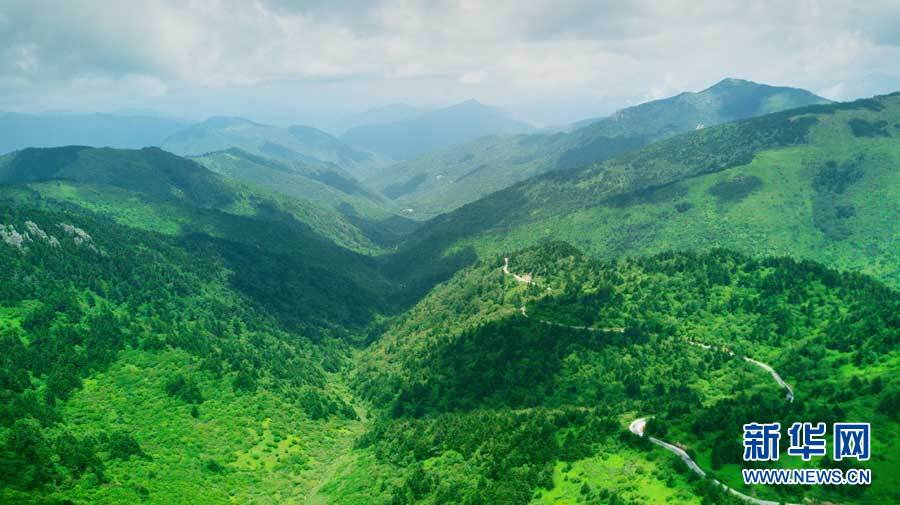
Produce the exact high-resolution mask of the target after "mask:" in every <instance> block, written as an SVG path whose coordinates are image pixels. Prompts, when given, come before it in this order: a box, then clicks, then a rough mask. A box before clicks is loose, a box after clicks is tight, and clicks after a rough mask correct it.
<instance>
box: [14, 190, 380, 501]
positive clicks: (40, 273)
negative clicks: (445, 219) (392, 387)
mask: <svg viewBox="0 0 900 505" xmlns="http://www.w3.org/2000/svg"><path fill="white" fill-rule="evenodd" d="M0 216H2V221H0V222H2V233H0V234H2V239H3V240H0V265H2V266H3V269H4V271H5V272H10V273H13V275H3V276H2V277H0V287H2V289H0V348H2V351H3V352H2V353H0V501H2V502H4V503H125V502H149V503H174V502H184V501H188V502H191V503H222V502H226V501H228V500H229V499H236V500H239V501H260V500H262V501H269V500H271V501H278V500H275V499H272V498H271V496H272V495H273V494H274V495H276V496H277V495H278V494H279V493H291V494H293V493H297V494H303V495H308V493H309V491H310V489H311V488H312V487H313V485H314V483H315V481H316V480H317V479H319V478H321V475H323V474H327V470H328V465H329V464H330V463H331V461H332V460H333V459H334V458H336V457H337V456H338V455H339V453H337V452H335V451H334V449H335V447H336V445H335V444H336V443H348V441H347V439H348V438H349V437H352V433H353V432H352V431H350V430H352V429H355V426H356V425H357V424H359V421H358V417H357V414H356V412H355V411H354V410H353V408H352V407H351V406H350V405H349V404H348V403H347V402H346V401H345V397H346V395H345V394H344V393H343V392H342V391H341V390H340V386H339V379H338V378H336V375H337V374H336V372H337V371H338V370H339V369H340V368H341V367H342V366H343V363H345V362H346V356H345V353H343V352H341V351H340V350H339V348H340V346H339V345H317V344H316V342H315V341H313V340H312V339H311V338H310V336H311V334H310V333H308V332H307V331H304V330H303V329H302V326H300V327H298V326H297V325H294V324H284V322H282V321H281V319H280V318H279V317H277V316H278V310H277V308H278V307H277V304H274V303H273V302H272V301H271V300H268V301H264V300H262V299H260V298H259V297H258V296H257V292H255V288H253V286H252V284H251V282H252V278H253V274H250V275H249V276H248V275H245V272H247V271H254V270H256V271H259V270H260V268H259V266H258V265H260V264H269V265H272V264H275V263H276V262H277V264H280V265H281V267H280V270H279V271H271V272H266V275H265V276H260V277H258V278H257V280H256V284H257V285H260V286H261V285H263V284H266V283H270V284H271V283H272V282H273V279H278V286H277V289H278V291H279V293H280V295H281V296H284V297H285V300H284V302H286V303H289V304H293V306H292V307H290V308H291V310H294V311H298V310H299V311H301V312H303V313H304V314H303V315H302V316H301V317H302V318H304V319H305V320H306V321H307V322H312V321H313V318H315V317H321V316H322V315H326V314H329V313H330V316H335V315H336V314H338V313H341V312H343V314H344V316H343V317H342V319H340V320H337V319H332V321H331V323H332V324H337V323H338V322H343V323H345V322H349V319H348V317H347V316H348V315H349V313H348V312H347V309H348V308H349V309H350V310H354V309H353V308H352V307H346V306H345V307H342V308H338V310H337V311H335V310H334V307H332V308H329V307H328V305H329V304H334V303H341V302H340V300H341V299H343V300H347V301H349V299H350V298H352V297H355V296H357V295H358V294H359V292H358V291H356V289H358V288H353V287H351V285H349V284H347V281H348V280H347V279H346V278H344V279H341V278H334V277H329V276H328V274H325V275H323V272H322V271H316V269H315V268H310V265H312V264H313V262H305V265H304V264H303V263H304V260H301V261H300V262H299V263H298V262H297V261H296V258H295V259H293V260H292V259H291V258H289V257H286V256H284V255H274V254H272V253H270V252H268V251H266V250H261V249H260V248H254V249H252V250H247V251H245V252H244V254H245V255H246V258H245V260H244V261H235V258H234V256H236V255H239V254H241V250H242V249H246V248H242V247H241V246H240V244H234V243H232V244H228V245H227V246H225V247H218V243H217V241H215V240H210V239H209V238H208V237H200V236H192V237H169V236H165V235H160V234H157V233H153V232H148V231H142V230H138V229H134V228H129V227H126V226H122V225H118V224H115V223H113V222H111V221H110V220H109V219H105V218H102V217H98V216H96V215H94V214H92V213H89V212H84V211H80V210H77V209H72V208H68V209H64V210H61V211H60V210H54V211H47V210H43V209H39V208H35V207H31V206H28V205H22V204H17V205H15V206H12V207H10V206H7V205H5V204H0ZM285 238H290V237H285ZM298 238H299V237H298ZM17 239H18V240H17ZM292 263H293V265H294V266H293V267H290V266H289V265H291V264H292ZM348 268H349V265H348ZM304 271H305V272H304ZM301 272H304V273H302V274H301ZM298 274H300V275H298ZM298 279H301V280H302V284H303V286H302V289H300V290H297V289H294V288H292V286H294V287H296V282H297V281H298ZM329 284H330V286H329ZM342 285H343V286H345V288H344V289H351V290H353V291H355V292H356V293H357V294H354V293H351V292H345V293H340V292H339V290H340V289H342V288H340V286H342ZM336 289H337V290H338V291H335V290H336ZM329 291H331V292H332V293H333V294H336V295H338V296H337V297H336V298H333V297H332V296H331V295H329ZM304 293H306V294H304ZM298 296H299V297H300V299H295V297H298ZM348 297H350V298H348ZM284 302H282V303H284ZM351 303H353V304H354V305H357V304H365V303H366V301H365V300H364V299H362V298H357V299H356V300H354V301H352V302H351ZM360 306H361V305H360ZM316 314H318V316H317V315H316ZM257 430H258V431H257ZM251 431H252V435H251V434H250V432H251ZM348 433H349V436H348ZM300 439H302V443H300V442H299V440H300ZM269 444H272V445H273V446H274V447H276V448H277V450H275V451H272V450H271V449H270V448H268V445H269ZM275 463H278V465H276V464H275ZM297 474H302V475H303V479H302V480H299V481H298V480H297V479H296V476H297ZM251 481H252V482H255V484H254V485H252V486H247V483H248V482H251ZM238 488H240V489H241V490H236V489H238Z"/></svg>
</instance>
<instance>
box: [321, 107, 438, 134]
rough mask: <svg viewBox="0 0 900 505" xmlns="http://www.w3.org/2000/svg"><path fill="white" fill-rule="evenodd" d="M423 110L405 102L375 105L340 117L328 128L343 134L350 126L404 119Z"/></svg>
mask: <svg viewBox="0 0 900 505" xmlns="http://www.w3.org/2000/svg"><path fill="white" fill-rule="evenodd" d="M424 112H426V111H425V110H424V109H420V108H418V107H413V106H412V105H409V104H406V103H392V104H390V105H385V106H384V107H375V108H373V109H368V110H365V111H363V112H360V113H358V114H351V115H349V116H345V117H342V118H340V119H338V120H337V121H335V122H334V126H333V127H331V128H329V130H334V131H336V132H337V133H338V134H343V133H345V132H346V131H347V130H350V129H351V128H357V127H361V126H372V125H381V124H389V123H396V122H398V121H406V120H407V119H412V118H414V117H416V116H418V115H419V114H422V113H424Z"/></svg>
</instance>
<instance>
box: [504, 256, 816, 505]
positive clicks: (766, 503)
mask: <svg viewBox="0 0 900 505" xmlns="http://www.w3.org/2000/svg"><path fill="white" fill-rule="evenodd" d="M503 273H504V274H506V275H512V276H513V278H515V279H516V281H518V282H523V283H529V284H535V285H536V284H537V283H536V282H535V281H534V280H533V279H532V275H531V274H530V273H529V274H525V275H518V274H514V273H512V272H510V270H509V258H503ZM547 289H548V290H549V289H550V288H547ZM519 312H520V313H521V314H522V316H524V317H528V312H527V310H526V309H525V306H524V305H523V306H522V307H520V308H519ZM535 321H538V322H541V323H543V324H546V325H550V326H559V327H563V328H572V329H576V330H589V331H616V332H624V331H625V329H624V328H591V327H585V326H570V325H565V324H561V323H556V322H553V321H545V320H542V319H535ZM688 343H689V344H691V345H694V346H697V347H702V348H704V349H712V348H713V347H712V346H710V345H707V344H703V343H700V342H694V341H688ZM723 350H724V351H725V352H727V353H728V354H730V355H731V356H734V355H735V354H734V352H732V351H730V350H727V349H723ZM743 359H744V361H746V362H748V363H752V364H754V365H756V366H758V367H760V368H762V369H763V370H765V371H766V372H768V373H769V374H770V375H771V376H772V378H773V379H774V380H775V382H776V383H778V386H779V387H781V388H783V389H785V390H787V400H788V401H789V402H793V401H794V390H793V388H791V386H790V385H789V384H788V383H786V382H784V380H783V379H782V378H781V376H780V375H778V372H776V371H775V369H774V368H772V367H771V366H770V365H769V364H767V363H763V362H762V361H758V360H755V359H753V358H751V357H749V356H743ZM647 419H649V418H648V417H639V418H637V419H635V420H634V421H632V422H631V424H629V425H628V431H630V432H631V433H634V434H635V435H637V436H639V437H643V436H644V429H645V428H646V427H647ZM647 439H648V440H650V442H652V443H654V444H656V445H658V446H660V447H662V448H663V449H665V450H667V451H669V452H671V453H672V454H675V455H676V456H678V457H679V458H680V459H681V460H682V461H684V463H685V464H686V465H687V466H688V468H690V469H691V471H692V472H694V473H695V474H697V475H699V476H700V477H704V478H705V477H707V475H706V472H705V471H703V469H702V468H700V466H699V465H698V464H697V463H696V462H695V461H694V460H693V459H691V457H690V456H689V455H688V453H687V452H685V451H684V449H682V448H680V447H678V446H676V445H672V444H670V443H668V442H666V441H664V440H660V439H658V438H656V437H651V436H648V437H647ZM710 479H711V480H712V481H713V482H714V483H716V484H717V485H719V486H721V487H722V489H724V490H725V491H727V492H728V493H730V494H732V495H734V496H736V497H738V498H740V499H742V500H744V501H746V502H748V503H753V504H754V505H781V504H782V503H784V502H777V501H771V500H762V499H759V498H755V497H753V496H750V495H746V494H744V493H742V492H740V491H738V490H736V489H733V488H730V487H728V486H726V485H725V484H723V483H722V482H720V481H719V480H718V479H715V478H710ZM784 505H799V504H796V503H785V504H784Z"/></svg>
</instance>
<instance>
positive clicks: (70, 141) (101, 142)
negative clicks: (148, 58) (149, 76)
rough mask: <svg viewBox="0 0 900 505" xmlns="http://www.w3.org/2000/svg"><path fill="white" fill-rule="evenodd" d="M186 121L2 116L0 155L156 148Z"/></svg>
mask: <svg viewBox="0 0 900 505" xmlns="http://www.w3.org/2000/svg"><path fill="white" fill-rule="evenodd" d="M186 126H187V123H186V122H185V121H180V120H176V119H170V118H165V117H159V116H150V115H122V114H84V113H42V114H20V113H13V112H0V154H4V153H8V152H10V151H14V150H16V149H24V148H26V147H57V146H67V145H89V146H95V147H119V148H130V149H135V148H141V147H146V146H157V145H160V143H162V141H163V139H165V138H166V137H168V136H169V135H172V134H173V133H175V132H177V131H179V130H181V129H182V128H184V127H186Z"/></svg>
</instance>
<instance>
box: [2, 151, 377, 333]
mask: <svg viewBox="0 0 900 505" xmlns="http://www.w3.org/2000/svg"><path fill="white" fill-rule="evenodd" d="M0 197H2V199H3V200H6V201H7V202H10V203H11V204H13V205H23V206H27V207H39V208H47V209H50V210H56V211H59V210H65V209H70V210H73V211H78V212H87V213H94V214H100V215H104V216H108V217H110V218H112V219H114V220H115V221H117V222H118V223H120V224H123V225H127V226H129V227H132V228H136V229H143V230H146V231H151V232H154V233H160V232H162V233H165V234H166V235H169V236H172V237H181V238H182V239H183V240H185V241H187V242H189V243H191V244H192V247H196V248H201V249H206V250H208V253H209V254H216V255H219V256H220V257H221V258H222V259H221V261H224V262H225V263H226V264H228V265H230V266H232V267H233V268H234V271H235V275H234V276H233V277H232V279H233V282H234V286H233V287H234V289H237V290H238V291H240V292H241V293H243V294H244V295H245V296H248V297H250V298H252V299H254V300H256V301H257V302H258V303H260V304H261V305H265V306H266V310H267V311H269V313H270V314H272V315H273V316H276V317H278V318H279V320H280V321H281V322H282V323H284V324H285V325H292V326H296V327H297V328H304V329H305V330H307V331H308V332H309V333H308V334H309V335H312V334H316V333H323V332H324V333H338V334H340V333H343V332H345V331H346V330H347V329H348V328H350V327H351V326H353V325H360V326H362V325H365V324H367V323H368V321H369V320H370V319H371V318H372V317H373V316H374V314H375V313H376V312H377V311H379V310H381V309H382V308H383V307H384V304H383V302H384V297H385V296H386V294H387V293H388V292H389V291H388V290H389V289H390V283H389V282H388V281H387V280H386V279H384V278H383V277H382V276H381V275H379V274H378V273H377V272H376V270H375V269H374V264H373V262H372V260H371V259H370V258H368V257H366V256H363V255H362V254H359V253H357V252H353V251H351V250H349V249H345V248H343V247H340V246H339V245H336V244H335V243H334V242H333V241H332V238H335V239H338V240H341V241H348V242H350V241H354V242H353V243H354V244H359V243H360V242H363V243H366V239H365V238H364V237H363V236H362V233H361V232H360V231H359V230H358V229H356V228H355V227H354V226H353V225H352V224H350V223H349V222H347V221H346V220H344V219H343V217H342V216H340V215H338V214H335V213H329V212H327V211H324V210H322V209H320V208H318V207H315V206H312V205H309V204H305V203H303V202H302V201H294V200H287V201H279V200H278V199H277V198H273V197H270V196H269V195H266V194H264V193H260V192H257V191H254V190H252V189H248V188H246V187H241V186H237V185H234V184H233V183H231V182H230V181H228V180H226V179H224V178H222V177H221V176H219V175H217V174H214V173H212V172H210V171H209V170H207V169H206V168H204V167H202V166H201V165H199V164H197V163H195V162H193V161H190V160H186V159H184V158H180V157H177V156H175V155H173V154H170V153H167V152H165V151H162V150H160V149H158V148H146V149H142V150H139V151H128V150H113V149H92V148H78V147H70V148H54V149H31V150H24V151H19V152H17V153H14V154H13V155H8V156H6V157H4V158H3V159H0ZM20 225H21V223H20ZM19 230H21V228H19ZM320 230H321V231H320ZM273 279H278V282H277V283H275V282H274V281H273ZM338 322H340V323H338Z"/></svg>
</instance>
